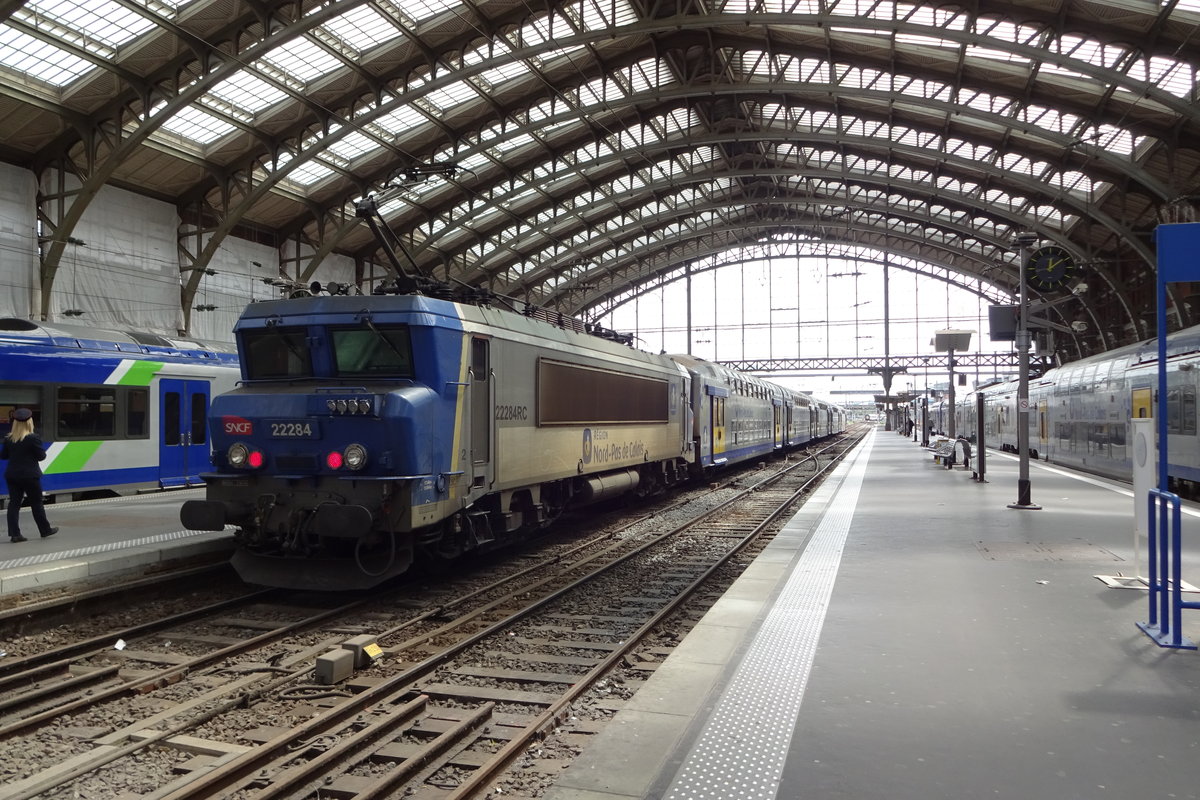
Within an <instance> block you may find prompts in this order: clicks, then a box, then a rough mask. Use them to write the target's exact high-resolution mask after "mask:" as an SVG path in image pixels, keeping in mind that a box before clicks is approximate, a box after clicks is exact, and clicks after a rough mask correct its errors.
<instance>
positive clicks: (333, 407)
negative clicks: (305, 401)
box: [325, 399, 337, 414]
mask: <svg viewBox="0 0 1200 800" xmlns="http://www.w3.org/2000/svg"><path fill="white" fill-rule="evenodd" d="M325 407H326V408H328V409H329V412H330V413H331V414H332V413H333V412H334V411H337V400H332V399H330V400H326V401H325Z"/></svg>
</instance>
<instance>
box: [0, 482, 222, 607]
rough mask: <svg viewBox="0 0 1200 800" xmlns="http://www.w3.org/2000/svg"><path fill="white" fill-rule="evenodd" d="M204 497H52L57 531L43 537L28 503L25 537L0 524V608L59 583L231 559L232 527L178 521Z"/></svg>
mask: <svg viewBox="0 0 1200 800" xmlns="http://www.w3.org/2000/svg"><path fill="white" fill-rule="evenodd" d="M203 496H204V489H203V488H196V489H180V490H172V491H165V492H154V493H150V494H141V495H131V496H127V497H114V498H108V499H103V500H81V501H77V502H68V503H51V504H49V505H47V506H46V514H47V516H48V517H49V518H50V524H51V525H54V526H56V527H58V529H59V531H58V533H56V534H55V535H54V536H51V537H48V538H45V539H42V538H40V537H39V536H38V534H37V526H36V525H34V522H33V516H32V515H31V514H30V512H29V509H27V508H26V509H22V511H21V532H22V533H23V534H24V535H25V536H26V538H27V539H28V541H25V542H20V543H12V542H10V541H9V540H8V536H7V529H6V528H0V532H3V534H4V535H2V536H0V606H2V605H3V604H4V599H5V598H10V597H11V596H13V595H18V594H30V593H36V592H38V591H41V590H46V589H52V588H54V587H58V586H61V585H62V584H68V583H70V584H82V583H88V582H93V581H104V580H128V579H133V578H136V577H140V576H144V575H149V574H151V573H153V572H155V571H158V570H160V569H162V568H163V566H164V565H165V564H166V563H167V562H172V561H181V560H201V559H212V560H218V559H227V558H228V557H229V554H230V553H231V552H232V551H233V534H232V533H230V532H212V531H189V530H184V529H182V528H181V526H180V524H179V507H180V506H181V505H183V502H184V501H185V500H190V499H196V498H202V497H203ZM5 511H6V509H5V510H0V515H2V514H4V513H5Z"/></svg>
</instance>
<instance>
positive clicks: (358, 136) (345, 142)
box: [325, 131, 382, 162]
mask: <svg viewBox="0 0 1200 800" xmlns="http://www.w3.org/2000/svg"><path fill="white" fill-rule="evenodd" d="M381 148H382V145H380V144H379V142H377V141H376V140H375V139H373V138H371V137H370V136H367V135H366V134H364V133H362V132H360V131H351V132H350V133H348V134H346V135H345V136H343V137H342V138H341V139H339V140H338V141H336V142H334V143H333V144H331V145H329V146H328V147H326V148H325V151H326V152H328V153H332V154H333V155H335V156H340V157H341V158H344V159H346V161H347V162H350V161H353V160H354V159H356V158H358V157H359V156H361V155H362V154H363V153H370V152H372V151H374V150H379V149H381Z"/></svg>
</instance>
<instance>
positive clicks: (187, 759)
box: [0, 445, 848, 800]
mask: <svg viewBox="0 0 1200 800" xmlns="http://www.w3.org/2000/svg"><path fill="white" fill-rule="evenodd" d="M846 446H848V445H846ZM842 449H844V447H843V448H842ZM818 461H820V462H823V463H822V469H823V468H825V467H828V466H829V465H830V464H832V458H831V457H829V456H825V457H823V458H822V457H814V458H812V459H811V460H805V461H796V462H791V463H789V464H787V465H785V468H784V469H781V470H778V471H777V472H776V473H775V474H773V475H771V476H769V477H767V478H764V479H763V480H761V481H758V482H756V483H755V484H754V485H752V486H749V487H746V488H743V489H736V488H732V487H729V488H724V489H721V490H719V491H714V492H712V493H709V495H708V499H709V500H712V502H707V503H703V504H696V503H695V502H693V503H690V504H683V505H679V506H678V507H677V508H675V509H672V510H671V512H670V513H669V514H668V513H667V512H666V511H663V510H662V509H660V510H659V511H658V512H657V513H655V514H653V515H647V516H646V517H643V518H641V519H640V520H637V521H634V522H632V523H629V524H626V525H624V526H621V527H619V528H616V529H613V530H609V531H606V532H604V533H602V534H601V535H597V536H594V537H591V538H588V539H586V540H585V541H583V542H581V543H575V544H571V545H567V546H559V547H557V548H556V550H557V552H554V553H552V554H551V555H550V556H549V557H548V558H545V559H539V560H536V561H534V562H533V563H532V564H529V565H528V566H525V567H524V568H523V569H517V570H515V571H512V572H511V574H509V575H506V576H505V577H504V578H503V579H501V580H497V581H495V582H492V583H485V584H484V585H476V586H472V587H470V588H469V589H468V590H467V591H465V592H463V593H461V594H459V595H458V596H454V597H450V598H447V599H439V598H436V597H435V598H432V599H431V600H427V601H424V602H420V601H418V600H416V599H414V596H413V594H412V590H411V588H410V589H408V590H404V591H398V592H396V593H394V594H392V595H388V594H380V595H377V596H372V597H371V598H370V599H369V600H359V601H355V602H354V603H349V604H345V605H344V606H339V607H337V608H332V609H322V610H321V611H319V612H317V613H310V614H309V615H308V616H304V615H303V613H302V612H297V610H296V607H286V606H285V607H283V608H280V607H278V606H277V605H269V604H268V605H266V607H268V608H272V609H273V610H274V615H273V617H274V621H275V622H276V623H277V624H275V625H274V627H271V628H270V629H269V630H268V629H265V628H264V629H259V632H258V634H257V635H255V636H252V637H249V638H247V639H245V640H240V641H238V642H236V643H224V644H222V643H220V642H215V641H214V642H213V644H221V645H222V646H219V647H215V648H213V649H210V650H208V651H206V652H204V653H202V654H200V655H198V656H195V657H194V660H189V662H188V663H186V664H182V663H175V664H160V665H158V666H157V667H156V668H155V671H153V674H150V675H145V674H139V675H135V676H132V677H128V676H127V677H126V678H125V679H124V681H123V682H120V681H119V678H120V675H119V670H118V675H117V676H116V678H114V677H111V676H110V677H107V678H105V679H103V680H105V681H109V682H111V681H114V680H116V681H118V682H117V683H115V684H112V685H105V686H104V688H103V690H102V691H93V692H92V694H91V695H89V696H87V697H84V696H80V697H78V698H77V699H76V700H74V701H72V702H71V703H63V702H61V699H60V700H58V701H56V702H55V703H54V708H45V709H41V708H39V705H38V704H39V703H41V704H42V705H45V701H44V700H41V701H39V700H36V698H35V699H34V701H33V702H26V703H24V704H18V705H19V707H21V708H26V709H33V710H34V711H35V713H33V714H24V715H23V716H20V717H19V718H17V719H15V720H5V718H4V717H3V716H0V720H4V721H3V722H0V724H3V727H0V739H5V740H6V747H7V748H8V751H9V752H10V753H20V752H38V751H39V750H44V749H46V748H47V747H48V746H49V747H50V749H51V750H52V752H55V753H58V754H60V755H61V756H62V757H61V758H57V759H55V760H54V763H51V764H43V765H35V764H31V765H28V766H26V767H25V768H22V769H21V770H20V771H19V772H18V774H16V775H13V776H6V777H11V778H12V779H11V780H8V782H7V784H6V785H5V786H4V787H3V788H0V798H13V799H14V800H16V798H27V797H28V798H32V797H46V798H53V797H74V796H88V795H89V794H90V793H94V792H95V791H96V789H97V787H107V788H108V789H109V790H110V791H111V790H112V789H114V788H117V787H120V788H121V789H122V790H123V791H126V792H128V793H129V794H130V796H146V797H154V798H172V799H173V800H182V799H183V798H199V797H212V796H230V797H256V798H268V797H289V798H290V797H294V798H307V797H316V796H317V790H318V788H319V789H320V796H321V797H331V796H336V797H363V798H365V797H382V796H385V795H387V796H390V795H391V794H392V793H394V792H399V791H401V790H402V789H403V790H404V791H416V792H420V791H430V792H435V793H438V794H437V795H436V796H449V797H455V798H457V797H463V798H465V797H472V796H477V795H478V794H479V793H480V792H481V791H483V789H484V787H485V786H486V785H487V784H488V783H489V782H491V781H494V780H496V779H497V776H499V775H501V774H502V773H503V771H504V770H505V769H506V768H508V766H509V765H511V764H512V763H513V762H514V760H515V759H517V758H518V757H519V756H520V755H521V754H522V753H523V752H525V751H526V750H527V749H528V747H529V745H530V743H531V742H534V741H536V740H538V739H540V738H541V737H544V736H545V735H546V734H547V733H548V732H549V731H551V730H553V729H554V728H555V727H556V726H557V725H559V724H560V723H561V722H562V720H563V719H565V718H566V717H567V716H569V715H570V714H572V713H576V712H577V711H578V709H579V708H580V707H582V706H584V705H587V704H588V703H589V702H592V701H588V700H586V699H585V696H587V695H589V694H592V695H595V693H596V692H597V691H599V690H598V687H603V692H604V693H605V694H607V695H608V696H610V697H611V696H616V697H618V698H619V697H621V696H623V695H626V694H631V693H632V691H634V689H635V688H636V683H637V678H636V677H634V678H629V677H627V675H628V674H633V675H634V676H636V675H637V672H638V669H639V668H640V669H642V670H643V672H644V670H645V669H646V668H648V667H647V665H648V664H652V663H653V662H652V661H648V660H647V658H650V659H652V658H654V657H655V656H653V655H652V656H650V657H645V656H638V657H637V658H634V657H633V655H632V654H633V653H634V651H635V649H636V648H639V647H645V645H644V642H645V641H646V637H648V636H649V635H650V634H651V633H652V632H653V631H654V630H655V629H656V627H658V626H659V625H661V623H662V622H663V620H665V619H667V618H668V617H670V616H671V615H672V614H677V613H679V609H680V608H682V607H684V606H685V604H686V603H688V601H689V598H691V597H692V596H693V595H694V594H696V593H697V592H698V591H700V590H701V588H702V587H704V586H705V585H706V582H707V581H708V579H709V578H710V577H711V576H712V575H714V573H717V572H718V571H719V570H722V569H723V568H724V566H723V565H725V564H727V563H728V562H729V561H730V560H731V559H734V558H736V557H738V554H739V553H743V552H745V551H746V549H747V548H751V547H754V546H755V545H756V544H757V543H759V542H760V541H762V540H763V537H764V532H768V531H771V530H772V525H773V524H774V521H775V520H776V519H777V518H778V517H779V515H781V514H783V513H785V512H786V511H788V510H789V509H791V508H792V507H793V506H794V503H795V502H796V499H797V498H798V497H799V496H800V495H801V494H803V493H804V491H806V489H807V488H808V487H809V486H810V485H811V484H812V483H813V482H814V481H816V480H819V471H818V470H817V469H810V468H808V467H810V466H815V465H816V463H817V462H818ZM718 501H719V502H718ZM688 505H690V506H692V508H691V509H688V508H687V507H688ZM700 505H703V508H699V507H698V506H700ZM685 510H688V511H690V512H691V513H688V517H689V518H688V519H687V520H683V521H680V522H678V524H670V525H667V526H666V528H665V529H664V528H663V525H662V524H661V522H660V521H659V520H661V519H662V518H664V517H667V516H670V515H671V514H675V515H678V514H682V513H684V511H685ZM519 562H520V559H518V563H519ZM406 592H407V593H406ZM250 602H255V601H253V600H251V601H250ZM414 606H415V607H414ZM239 613H240V612H239ZM212 615H216V616H215V619H216V620H218V621H224V622H228V621H229V618H230V611H229V610H227V609H214V610H212ZM266 616H267V618H268V620H264V621H263V622H262V624H263V625H264V626H266V625H268V624H269V621H270V620H272V615H271V614H267V615H266ZM208 619H210V620H211V619H213V617H209V618H208ZM234 619H237V618H236V617H234ZM279 620H286V622H280V621H279ZM243 621H247V620H243ZM187 624H188V627H189V628H191V629H195V628H197V625H196V624H195V623H194V622H191V621H189V622H188V623H187ZM173 627H174V632H175V633H178V630H179V625H178V624H176V625H175V626H173ZM200 627H203V626H200ZM171 628H172V626H167V630H168V631H170V630H171ZM364 634H365V635H369V636H370V637H372V638H373V639H374V640H375V641H377V642H378V645H379V652H378V657H377V658H371V657H370V656H369V655H368V656H362V655H360V656H359V658H360V659H361V663H360V666H361V668H360V669H358V670H357V671H355V673H354V674H353V676H351V677H349V678H348V679H346V680H344V681H341V682H339V683H338V685H337V686H327V685H319V684H316V683H314V682H313V681H312V676H313V666H312V665H313V663H314V659H316V658H317V656H320V655H322V654H326V653H328V652H329V651H330V650H331V649H336V648H338V647H339V646H341V644H342V643H343V642H344V641H345V640H346V639H348V638H353V637H354V636H356V635H359V636H361V635H364ZM148 635H153V636H162V635H163V630H162V629H159V630H157V631H156V632H154V633H152V634H148ZM78 658H80V656H77V657H76V659H78ZM631 659H633V660H632V661H631ZM63 661H71V660H69V659H60V662H59V663H56V662H50V663H55V669H58V670H60V672H61V670H62V667H63V664H62V663H61V662H63ZM71 663H72V664H76V666H74V668H71V666H70V664H68V665H67V666H68V671H69V672H74V673H76V674H75V675H74V676H73V677H82V675H83V673H85V672H86V671H85V670H81V669H80V668H79V667H78V665H77V661H71ZM631 665H632V673H631V669H630V667H631ZM43 668H44V667H43ZM0 677H2V676H0ZM68 680H69V679H68ZM25 681H26V683H30V679H29V678H26V679H25ZM33 683H38V681H33ZM70 690H71V689H70V688H68V691H70ZM47 696H49V695H47ZM4 714H5V710H4V709H3V708H0V715H4ZM118 720H119V722H118ZM447 793H448V794H447Z"/></svg>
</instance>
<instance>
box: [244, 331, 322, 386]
mask: <svg viewBox="0 0 1200 800" xmlns="http://www.w3.org/2000/svg"><path fill="white" fill-rule="evenodd" d="M241 336H242V344H243V345H244V346H243V348H242V364H243V366H244V367H245V369H246V377H247V378H249V379H250V380H267V379H280V378H284V379H286V378H307V377H310V376H312V374H313V371H312V358H311V357H310V355H309V348H308V343H307V342H306V341H305V339H306V332H305V330H304V329H303V328H284V329H280V328H263V329H260V330H252V331H244V332H243V333H242V335H241Z"/></svg>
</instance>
